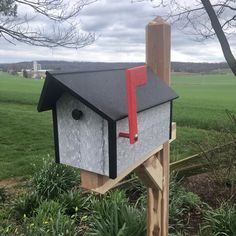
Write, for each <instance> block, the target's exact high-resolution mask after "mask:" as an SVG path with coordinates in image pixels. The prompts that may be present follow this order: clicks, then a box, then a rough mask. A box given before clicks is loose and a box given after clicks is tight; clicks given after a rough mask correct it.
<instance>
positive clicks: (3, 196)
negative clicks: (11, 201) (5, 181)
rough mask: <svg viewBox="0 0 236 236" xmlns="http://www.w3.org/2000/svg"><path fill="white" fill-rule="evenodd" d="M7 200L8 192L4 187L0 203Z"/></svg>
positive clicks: (0, 194) (1, 189)
mask: <svg viewBox="0 0 236 236" xmlns="http://www.w3.org/2000/svg"><path fill="white" fill-rule="evenodd" d="M6 199H7V190H6V188H4V187H1V188H0V203H3V202H5V201H6Z"/></svg>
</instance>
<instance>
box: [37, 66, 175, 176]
mask: <svg viewBox="0 0 236 236" xmlns="http://www.w3.org/2000/svg"><path fill="white" fill-rule="evenodd" d="M176 97H177V95H176V93H175V92H174V91H173V90H172V89H171V88H170V87H169V86H168V85H167V84H166V83H165V82H163V81H162V80H161V79H159V78H158V77H157V76H156V75H155V74H154V73H153V72H152V70H151V69H150V68H147V67H146V66H141V67H136V68H133V69H127V68H124V69H109V70H103V69H101V70H96V71H95V70H84V71H79V72H70V73H56V72H55V73H52V72H50V73H49V72H47V75H46V79H45V82H44V86H43V89H42V93H41V97H40V100H39V104H38V111H40V112H41V111H47V110H52V113H53V126H54V139H55V150H56V161H57V162H58V163H63V164H67V165H70V166H74V167H78V168H80V169H83V170H87V171H90V172H94V173H97V174H100V175H104V176H108V177H110V178H113V179H114V178H116V177H117V176H118V175H119V174H121V173H122V172H123V171H125V170H126V169H127V168H128V167H130V166H131V165H132V164H133V163H135V162H136V161H139V160H141V159H142V158H143V157H144V156H146V155H148V154H149V153H151V152H152V151H153V150H154V149H155V148H157V147H159V146H160V145H162V144H163V143H165V142H166V141H168V140H169V139H170V136H171V123H172V100H173V99H175V98H176Z"/></svg>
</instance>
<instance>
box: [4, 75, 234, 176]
mask: <svg viewBox="0 0 236 236" xmlns="http://www.w3.org/2000/svg"><path fill="white" fill-rule="evenodd" d="M42 85H43V81H40V80H29V79H22V78H19V77H17V76H10V75H8V74H5V73H1V72H0V150H1V152H0V179H5V178H9V177H16V176H25V177H27V176H29V175H31V174H32V173H33V171H34V169H33V168H32V165H33V164H35V165H36V166H38V167H39V166H40V165H41V163H42V159H43V158H48V155H49V156H51V157H53V155H54V149H53V137H52V120H51V113H50V112H44V113H38V112H37V110H36V106H37V102H38V98H39V94H40V91H41V89H42ZM172 85H173V87H174V89H175V90H176V91H177V93H178V94H179V96H180V98H179V99H178V100H176V102H175V105H174V120H175V121H177V124H178V129H177V137H178V138H177V140H176V141H175V142H174V143H173V145H172V150H171V154H172V155H171V159H172V161H173V160H178V159H181V158H184V157H187V156H188V155H191V154H194V153H196V152H198V151H199V150H198V148H197V146H196V145H195V144H196V143H201V144H204V142H206V141H207V140H208V139H210V137H211V136H212V135H214V134H215V133H216V132H217V131H218V130H219V129H220V128H221V126H222V125H223V124H225V123H227V118H226V114H225V109H229V110H231V111H234V112H236V106H235V104H236V96H235V91H236V79H235V78H234V77H233V75H181V76H176V75H175V76H173V78H172Z"/></svg>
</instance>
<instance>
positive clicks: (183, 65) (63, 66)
mask: <svg viewBox="0 0 236 236" xmlns="http://www.w3.org/2000/svg"><path fill="white" fill-rule="evenodd" d="M39 63H40V64H41V65H42V68H43V69H46V70H55V71H59V70H62V71H76V70H77V71H78V70H87V69H90V68H94V69H99V68H101V67H103V68H104V67H107V68H111V66H113V67H115V68H124V67H132V66H136V65H140V64H143V63H102V62H66V61H39ZM32 67H33V63H32V62H20V63H15V64H0V68H2V70H3V71H5V72H7V71H10V70H12V71H13V70H14V71H22V70H27V69H32ZM171 68H172V72H189V73H211V72H213V71H216V72H217V71H220V70H227V69H229V67H228V65H227V63H189V62H172V63H171Z"/></svg>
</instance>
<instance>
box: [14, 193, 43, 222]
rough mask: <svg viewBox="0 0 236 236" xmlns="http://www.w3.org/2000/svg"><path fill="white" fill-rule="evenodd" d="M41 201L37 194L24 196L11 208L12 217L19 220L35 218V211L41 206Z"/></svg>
mask: <svg viewBox="0 0 236 236" xmlns="http://www.w3.org/2000/svg"><path fill="white" fill-rule="evenodd" d="M40 202H41V199H40V197H38V195H37V193H36V192H33V193H29V194H24V195H23V196H21V197H20V198H19V199H17V200H15V201H14V202H13V204H12V207H11V210H10V212H11V215H12V216H14V217H15V218H16V219H17V220H20V219H23V216H24V215H25V216H27V217H30V216H33V215H34V213H35V209H36V208H38V206H39V205H40Z"/></svg>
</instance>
